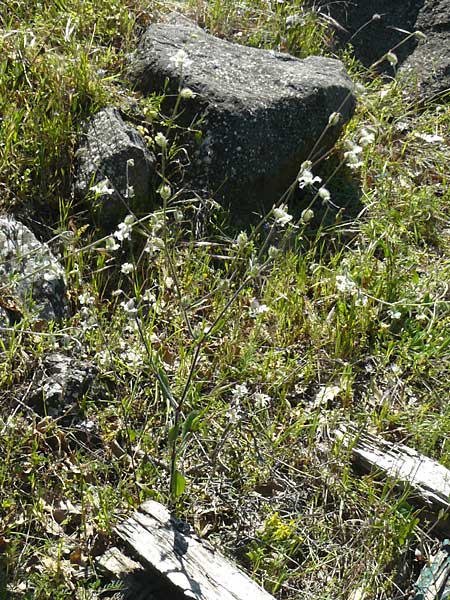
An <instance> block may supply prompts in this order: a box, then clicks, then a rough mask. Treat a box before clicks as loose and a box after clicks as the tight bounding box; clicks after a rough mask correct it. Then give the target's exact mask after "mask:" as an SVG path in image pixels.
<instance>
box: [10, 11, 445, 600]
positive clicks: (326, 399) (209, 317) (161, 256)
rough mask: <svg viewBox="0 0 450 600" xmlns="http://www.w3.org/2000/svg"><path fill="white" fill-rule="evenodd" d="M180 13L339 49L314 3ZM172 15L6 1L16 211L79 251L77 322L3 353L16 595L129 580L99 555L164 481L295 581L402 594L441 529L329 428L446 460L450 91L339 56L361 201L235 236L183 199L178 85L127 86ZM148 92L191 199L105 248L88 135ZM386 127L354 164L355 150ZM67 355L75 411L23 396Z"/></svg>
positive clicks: (214, 528)
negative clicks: (161, 90) (73, 365)
mask: <svg viewBox="0 0 450 600" xmlns="http://www.w3.org/2000/svg"><path fill="white" fill-rule="evenodd" d="M183 7H184V10H186V12H188V14H191V15H194V16H195V17H196V18H197V19H198V20H199V22H201V23H202V24H204V25H205V26H207V27H209V28H210V29H211V30H212V31H213V32H215V33H217V34H220V35H222V36H225V37H227V38H229V39H232V40H234V41H237V42H239V43H246V44H253V45H256V46H259V47H264V48H276V49H282V50H285V51H286V50H288V51H290V52H291V53H293V54H295V55H297V56H300V57H302V56H306V55H309V54H312V53H324V54H328V55H330V54H331V53H332V51H333V45H332V33H331V31H330V29H329V27H328V26H327V25H326V21H324V19H323V16H322V15H321V14H320V12H319V11H318V10H315V11H312V12H308V11H307V9H306V4H305V3H303V2H294V3H290V4H289V5H287V4H285V3H282V4H278V3H277V4H275V3H274V4H272V5H271V7H268V4H267V3H258V2H256V0H255V1H251V2H250V1H248V2H247V3H244V4H243V3H239V4H238V3H236V2H234V1H231V0H230V1H228V2H190V3H188V4H186V5H183ZM172 8H173V6H172V5H169V3H167V4H166V3H163V2H161V3H156V2H153V3H143V2H140V1H139V0H133V1H128V2H127V1H125V0H124V1H119V0H108V1H106V0H105V1H99V0H95V1H94V0H91V1H89V2H86V1H85V2H77V1H75V0H67V1H66V2H21V1H17V2H8V3H5V2H3V3H0V24H1V36H0V44H1V50H2V52H1V59H0V103H1V104H0V106H1V109H0V113H1V115H2V120H1V122H0V140H1V144H0V165H1V169H0V173H1V175H0V189H1V196H0V197H1V203H2V209H3V210H5V211H8V212H14V213H17V214H18V215H19V216H24V215H29V214H30V213H31V211H32V214H33V218H34V219H35V220H36V221H38V222H39V223H38V227H37V231H38V233H39V234H40V235H41V236H42V235H43V236H44V237H46V239H48V238H49V237H51V235H53V233H52V234H50V233H48V232H49V231H52V232H62V231H65V230H71V231H72V232H73V233H74V235H73V237H72V239H71V241H70V242H69V243H67V244H66V246H65V248H64V251H63V254H64V256H63V260H64V262H65V265H66V269H67V279H68V283H69V290H70V301H71V305H72V308H73V317H71V319H69V320H67V322H64V323H62V324H61V325H60V326H56V325H55V324H49V325H48V326H46V327H44V328H43V329H40V330H35V329H34V328H33V327H34V326H33V323H30V322H25V321H22V322H19V323H18V324H17V325H15V327H14V331H11V332H9V333H8V336H7V337H8V341H7V343H6V344H5V346H4V348H3V353H2V361H1V363H0V390H1V394H0V399H1V408H0V432H1V435H0V452H1V456H2V461H1V462H0V599H3V598H5V599H6V598H27V599H28V598H29V599H31V598H32V599H36V600H41V599H42V600H44V599H47V598H48V599H50V598H52V599H55V598H58V599H60V600H63V599H66V598H67V599H68V598H74V597H76V598H90V597H94V598H95V597H111V594H109V596H108V594H107V593H106V591H105V592H104V593H103V592H101V590H102V589H105V590H106V588H107V587H108V586H109V582H108V581H106V580H105V579H103V578H102V575H101V573H99V572H98V571H97V569H96V563H95V559H96V557H97V556H98V555H100V554H101V553H102V552H103V551H104V549H105V548H106V547H108V545H109V544H111V543H113V541H114V536H113V527H114V524H115V523H116V522H117V521H118V520H119V519H121V518H124V516H125V515H126V514H128V512H129V511H130V510H131V509H132V508H133V507H135V506H137V505H138V504H139V503H140V502H142V501H144V500H146V499H150V498H153V499H156V500H158V501H161V502H163V503H164V504H167V505H171V506H172V507H173V509H174V510H176V511H177V513H178V514H179V516H180V517H182V518H185V519H187V520H188V521H189V522H190V523H191V524H192V525H193V526H194V528H195V530H196V531H197V533H199V534H200V535H201V536H204V537H207V538H208V539H210V541H212V542H214V543H218V544H220V546H221V547H222V548H224V549H225V550H226V551H227V552H228V553H229V554H230V555H231V556H234V557H235V558H236V560H237V561H239V562H240V564H241V565H243V566H244V568H245V569H247V571H248V572H249V573H250V574H251V575H252V576H253V577H254V579H255V580H256V581H258V582H260V583H261V584H263V585H264V586H265V587H266V589H267V590H269V591H270V592H271V593H273V594H274V595H275V597H276V598H279V599H300V598H302V599H303V598H315V599H323V600H325V599H331V598H333V599H340V598H341V599H344V598H346V599H347V598H352V599H353V600H357V599H359V600H361V599H363V598H364V599H369V598H377V599H379V600H381V599H384V598H386V599H387V598H401V597H404V596H403V595H402V594H404V593H406V590H407V589H408V588H409V587H410V586H411V582H412V580H413V575H411V574H410V573H411V572H413V571H414V568H415V565H414V561H413V556H414V549H415V548H416V547H421V548H422V549H424V550H427V548H429V547H430V546H431V545H432V544H433V541H434V539H435V538H434V537H433V536H434V532H431V534H430V535H429V534H428V529H429V525H427V524H426V523H423V522H419V521H418V519H417V514H416V511H415V509H414V507H413V506H411V505H410V504H409V502H408V498H407V497H406V496H405V495H404V496H402V494H401V493H400V492H399V491H398V490H397V489H396V488H395V486H394V484H393V482H383V481H380V480H376V479H375V478H373V477H372V476H370V475H366V476H360V475H358V474H356V473H355V472H354V471H353V470H352V468H351V464H350V457H349V456H348V453H347V452H344V451H343V450H342V449H340V448H338V447H336V446H335V445H334V444H333V441H332V432H333V429H334V428H335V427H336V425H337V424H338V423H340V422H342V421H352V422H354V423H356V424H358V425H360V426H361V427H367V428H369V429H370V430H371V431H374V432H377V433H379V434H380V435H382V436H383V437H385V438H387V439H389V440H393V441H403V442H406V443H408V444H409V445H410V446H412V447H414V448H416V449H418V450H420V451H421V452H424V453H425V454H427V455H429V456H432V457H433V458H436V459H437V460H439V461H441V462H442V463H443V464H445V465H447V466H448V465H449V464H450V447H449V444H448V440H447V432H448V424H449V409H448V406H447V404H448V402H447V397H448V393H449V384H448V381H449V380H450V378H449V374H450V349H449V347H450V333H449V331H450V329H449V322H450V311H449V295H448V283H447V282H448V279H449V272H450V260H449V257H450V254H449V253H450V244H449V240H450V236H449V231H450V227H449V215H448V211H449V209H448V204H449V192H448V190H447V188H448V164H449V158H450V156H449V154H450V150H449V146H448V143H449V142H450V136H449V125H450V113H449V111H448V107H447V106H445V105H443V106H435V105H429V106H425V107H422V108H421V109H420V110H419V109H418V108H417V106H415V105H414V104H413V102H412V101H410V100H408V98H407V96H405V94H404V93H403V90H402V89H400V88H399V86H398V85H397V84H395V83H392V82H386V81H381V80H377V79H375V80H373V79H371V78H370V77H368V76H367V75H366V74H365V73H364V71H363V69H362V68H361V67H360V66H358V65H357V64H356V62H355V61H354V60H353V58H352V57H351V53H350V51H348V50H347V51H345V53H344V54H343V56H342V57H343V60H344V61H345V62H346V65H347V68H348V69H349V70H350V72H351V73H352V75H353V77H354V78H355V79H356V80H357V81H359V83H360V84H362V85H363V86H364V91H363V93H362V94H361V95H360V98H359V105H358V111H357V114H356V115H355V117H354V119H353V120H352V122H351V123H350V124H349V126H348V127H347V129H346V131H345V132H344V134H343V136H342V139H341V140H340V141H339V142H338V144H337V146H336V148H335V150H334V151H333V154H332V155H331V156H330V157H329V158H328V159H327V160H326V161H324V164H322V165H321V170H320V173H321V176H322V177H323V179H324V181H325V180H326V177H327V176H331V179H330V181H329V182H327V184H326V185H327V187H328V188H329V189H330V192H331V200H332V201H333V202H334V203H336V204H337V205H339V206H340V205H344V204H345V205H347V204H348V206H349V207H350V209H349V210H347V211H340V210H337V209H336V208H335V207H334V206H333V205H330V206H329V208H328V209H327V210H326V209H324V208H323V207H322V204H321V201H320V198H316V199H315V200H314V203H313V205H312V209H313V210H314V213H315V215H314V220H313V222H312V224H308V223H306V224H305V223H304V222H302V219H301V213H302V210H304V208H305V207H304V206H296V205H295V201H293V202H292V205H291V206H290V207H289V209H288V210H289V211H291V212H292V213H293V214H294V215H295V217H296V218H295V221H294V220H293V221H292V222H291V223H290V224H288V225H286V226H284V227H282V226H281V225H279V224H276V223H275V219H276V213H273V212H272V213H270V214H269V215H268V216H267V218H266V224H267V226H268V227H267V228H264V227H261V228H260V229H259V230H256V229H255V230H253V231H248V232H247V238H245V236H238V234H239V232H236V231H233V228H232V226H231V225H230V224H229V223H228V221H227V216H226V214H224V212H223V211H222V210H221V209H220V208H218V207H215V206H208V207H206V208H205V207H200V206H199V204H198V203H196V202H195V201H191V202H190V203H189V202H187V201H182V200H181V198H182V195H178V192H179V191H180V190H179V188H178V183H177V182H178V181H179V173H178V167H179V164H178V163H177V158H179V157H180V156H183V148H184V147H185V146H186V147H187V148H188V147H189V143H190V142H191V141H192V139H191V137H190V136H193V135H195V132H190V131H184V130H181V128H180V129H178V128H176V127H174V125H173V120H171V119H170V118H167V115H164V114H163V113H162V112H160V111H161V101H162V98H153V99H151V101H149V100H144V99H142V98H139V97H138V96H135V95H133V94H132V93H131V92H129V91H127V92H125V93H124V92H123V90H124V89H125V88H124V83H123V65H124V57H125V54H126V53H127V52H129V51H130V50H131V49H132V47H133V45H134V44H135V43H136V40H137V38H138V36H139V33H140V32H141V31H142V28H144V27H145V26H146V25H147V24H148V23H149V22H151V21H153V20H156V19H157V18H158V16H159V15H160V14H161V13H163V12H167V11H168V10H171V9H172ZM302 9H304V10H303V12H302ZM293 15H300V17H301V18H300V17H299V20H298V22H296V23H297V24H295V21H294V25H292V26H291V27H290V28H289V29H288V28H287V25H286V19H287V18H288V17H291V16H293ZM289 22H292V20H291V21H288V23H289ZM72 28H73V29H72ZM132 101H136V102H137V103H138V107H139V108H140V110H141V112H142V114H143V115H144V117H143V118H142V125H141V127H142V132H143V133H144V134H145V136H146V139H147V141H148V143H149V144H150V145H151V146H152V148H153V149H154V151H156V152H157V153H158V160H159V172H160V174H161V176H162V177H161V181H160V182H158V184H157V187H158V186H159V185H160V184H161V183H164V184H166V185H170V187H171V192H172V196H170V197H169V198H166V200H165V201H163V200H162V201H161V207H162V208H161V209H160V210H159V212H157V213H155V215H154V216H153V218H152V219H150V220H148V219H147V220H146V219H143V220H142V221H141V222H138V223H136V222H135V223H134V224H133V226H132V229H133V234H132V237H131V238H130V239H129V240H125V241H124V242H123V243H122V245H121V247H120V248H119V249H117V250H115V251H111V250H107V249H105V247H106V246H105V241H104V240H103V241H102V240H100V241H99V235H100V234H99V233H98V232H97V231H96V230H95V228H94V227H93V226H92V225H91V224H90V223H89V219H88V217H87V212H86V209H87V206H86V205H83V204H80V203H78V202H77V201H76V200H75V199H74V198H73V197H72V196H71V182H72V177H73V171H74V148H75V143H76V139H77V132H78V131H79V128H80V127H81V125H82V122H83V119H85V118H86V117H87V116H88V115H90V114H92V113H93V112H95V111H96V110H98V109H99V108H101V107H103V106H105V105H107V104H109V103H112V104H121V106H122V107H123V109H124V111H125V112H127V111H130V110H131V108H130V107H131V106H132ZM364 130H366V131H365V132H364ZM158 132H163V133H165V135H167V137H168V139H169V140H170V144H169V147H168V148H167V150H164V149H163V148H161V147H160V146H158V145H157V144H155V141H154V138H155V135H156V134H157V133H158ZM367 132H368V133H370V134H373V139H372V141H370V143H368V144H367V145H365V146H364V148H363V150H362V153H361V156H362V165H361V167H360V168H358V169H356V170H351V169H349V168H348V167H346V166H345V163H346V162H347V158H346V156H345V154H344V153H345V152H346V151H348V150H347V146H346V142H349V141H351V142H353V143H354V142H357V141H358V140H359V139H360V138H361V136H362V135H363V136H364V135H367ZM437 135H438V136H441V137H442V141H439V138H433V137H427V136H437ZM316 170H317V169H315V170H314V172H315V174H316ZM327 174H328V175H327ZM159 190H160V195H164V193H163V192H162V194H161V191H162V190H161V188H159ZM358 190H359V194H360V197H359V198H358V197H357V194H358ZM155 193H156V190H155ZM313 195H314V194H313ZM311 198H312V196H311ZM352 207H356V208H352ZM202 211H209V212H208V213H207V214H208V216H209V220H208V223H207V225H203V226H202V230H201V233H200V234H199V233H198V229H197V231H194V228H193V227H192V222H193V221H195V218H198V222H199V223H200V224H201V222H202V218H201V217H202ZM304 220H305V219H304ZM293 223H295V224H296V226H297V227H298V228H297V229H295V230H294V229H293V227H292V225H293ZM155 238H156V239H157V240H159V241H158V244H159V247H158V248H153V252H150V253H145V252H144V253H142V248H143V246H144V244H145V243H146V242H147V241H148V240H150V241H152V240H153V242H154V240H155ZM271 245H273V247H274V248H275V249H274V248H272V249H271V250H269V248H270V246H271ZM124 263H130V264H133V265H134V270H132V271H131V272H125V273H123V272H122V271H121V266H122V265H123V264H124ZM125 271H127V269H125ZM116 292H117V293H116ZM130 300H133V301H134V305H133V307H132V306H131V305H130V304H128V305H127V304H126V303H127V302H129V301H130ZM130 308H133V309H134V308H135V309H136V310H135V311H134V310H130ZM55 349H56V350H58V351H61V352H68V353H73V354H75V355H76V356H77V357H78V358H81V359H86V360H89V361H91V362H92V363H93V364H94V365H95V367H96V369H97V371H98V383H97V385H96V386H95V388H93V389H92V390H91V391H90V392H88V393H87V394H86V395H85V397H83V398H79V399H78V402H77V408H76V415H75V417H71V416H66V417H64V418H54V417H51V416H49V415H46V414H45V411H42V409H40V408H39V407H38V406H36V405H35V404H31V403H30V402H29V395H28V391H27V390H28V388H29V385H30V382H31V381H32V377H33V373H34V372H35V370H36V368H37V367H38V365H39V363H40V361H41V360H42V358H43V357H44V356H45V354H47V353H49V352H50V351H54V350H55ZM80 421H84V422H85V423H87V424H88V425H89V427H90V428H91V429H92V431H94V432H95V435H94V434H93V435H92V436H90V437H89V436H87V435H86V434H83V433H82V432H81V430H80V428H77V427H76V424H77V423H78V424H79V422H80ZM74 594H75V595H74ZM89 594H92V596H90V595H89Z"/></svg>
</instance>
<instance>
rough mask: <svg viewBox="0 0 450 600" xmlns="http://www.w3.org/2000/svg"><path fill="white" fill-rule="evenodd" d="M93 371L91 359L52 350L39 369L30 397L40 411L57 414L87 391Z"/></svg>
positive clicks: (51, 414) (74, 402) (93, 374)
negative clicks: (77, 357) (82, 359)
mask: <svg viewBox="0 0 450 600" xmlns="http://www.w3.org/2000/svg"><path fill="white" fill-rule="evenodd" d="M95 375H96V370H95V367H94V366H93V365H92V363H90V362H88V361H81V360H78V359H76V358H73V357H70V356H66V355H65V354H61V353H59V352H54V353H52V354H49V355H47V356H46V357H45V358H44V360H43V362H42V365H41V367H40V368H39V369H38V371H37V373H36V376H35V379H36V384H35V385H34V387H33V390H32V391H31V392H30V397H31V399H32V400H33V401H34V403H35V404H36V405H37V408H38V410H39V412H41V413H44V414H46V415H47V414H48V415H50V416H52V417H57V416H58V417H59V416H61V415H62V414H64V413H65V412H66V411H67V410H68V409H70V408H71V406H72V405H75V404H76V403H77V401H78V400H80V399H81V398H82V397H83V396H84V395H85V394H86V393H87V392H88V390H89V389H90V387H91V386H92V384H93V382H94V379H95Z"/></svg>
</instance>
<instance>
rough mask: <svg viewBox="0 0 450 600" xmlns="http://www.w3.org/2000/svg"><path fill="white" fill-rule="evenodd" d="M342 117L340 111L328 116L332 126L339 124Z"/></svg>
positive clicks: (329, 123)
mask: <svg viewBox="0 0 450 600" xmlns="http://www.w3.org/2000/svg"><path fill="white" fill-rule="evenodd" d="M341 119H342V115H341V113H339V112H333V113H331V115H330V116H329V117H328V125H330V126H331V127H333V126H334V125H337V124H338V123H339V121H340V120H341Z"/></svg>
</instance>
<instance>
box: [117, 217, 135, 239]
mask: <svg viewBox="0 0 450 600" xmlns="http://www.w3.org/2000/svg"><path fill="white" fill-rule="evenodd" d="M134 221H135V219H134V217H133V215H127V216H126V217H125V219H124V220H123V222H122V223H119V225H118V227H117V231H116V232H115V233H114V237H115V238H116V239H118V240H119V242H123V241H124V240H128V239H130V236H131V232H132V231H133V223H134Z"/></svg>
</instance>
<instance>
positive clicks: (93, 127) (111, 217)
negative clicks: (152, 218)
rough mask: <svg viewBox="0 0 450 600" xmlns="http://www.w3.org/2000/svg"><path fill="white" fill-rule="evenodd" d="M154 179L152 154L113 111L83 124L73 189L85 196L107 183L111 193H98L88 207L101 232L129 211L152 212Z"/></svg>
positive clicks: (110, 228) (108, 228) (107, 229)
mask: <svg viewBox="0 0 450 600" xmlns="http://www.w3.org/2000/svg"><path fill="white" fill-rule="evenodd" d="M154 176H155V157H154V155H153V154H152V153H151V152H150V151H149V149H148V148H147V146H146V144H145V142H144V140H143V139H142V137H141V135H140V134H139V132H138V131H137V130H136V129H135V128H134V127H131V126H130V125H128V124H127V123H125V121H124V120H123V119H122V117H121V115H120V112H119V111H118V110H117V109H116V108H113V107H109V108H105V109H103V110H101V111H100V112H98V113H97V114H96V115H94V117H93V118H92V119H91V120H90V121H89V122H88V123H86V125H85V128H84V132H83V136H82V138H81V141H80V144H79V147H78V150H77V174H76V181H75V189H76V191H77V193H78V194H79V195H80V196H81V197H85V196H86V195H87V194H88V193H89V191H90V189H91V187H92V186H93V185H97V184H99V183H100V182H102V181H105V180H108V184H107V187H108V188H110V191H111V192H112V193H103V194H102V193H101V192H99V193H98V195H97V197H96V198H95V201H93V204H92V206H91V208H92V212H93V213H94V215H95V218H96V220H97V224H98V225H99V226H100V227H101V228H102V229H104V230H105V231H111V230H112V229H113V228H114V227H115V226H116V225H117V223H118V222H119V221H121V220H122V218H123V217H124V216H125V215H126V214H128V213H129V212H130V208H131V210H132V211H134V212H144V213H148V212H150V211H151V210H152V200H151V196H152V191H153V186H152V179H154ZM130 186H131V188H132V190H133V191H132V192H131V193H130Z"/></svg>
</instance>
